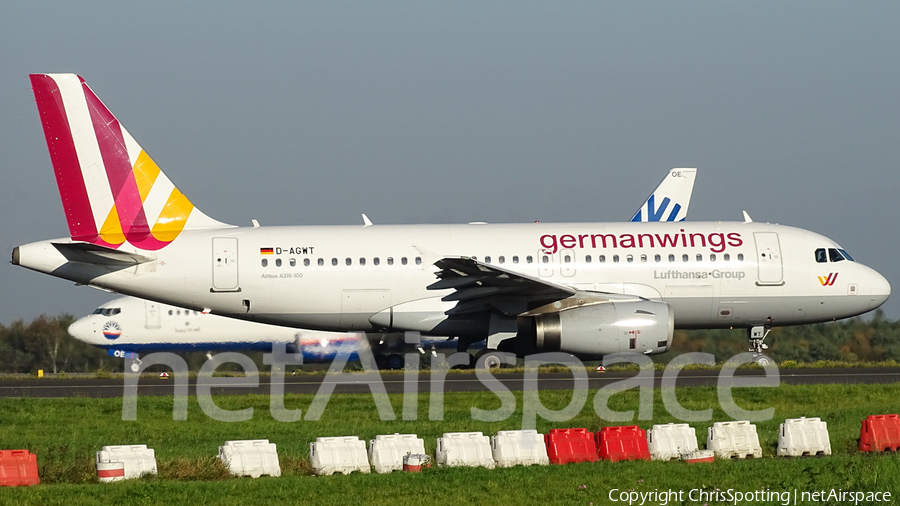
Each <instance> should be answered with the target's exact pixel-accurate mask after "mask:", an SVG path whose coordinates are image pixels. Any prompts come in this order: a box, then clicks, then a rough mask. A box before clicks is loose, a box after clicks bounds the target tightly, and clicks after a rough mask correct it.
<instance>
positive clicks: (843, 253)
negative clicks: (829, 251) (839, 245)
mask: <svg viewBox="0 0 900 506" xmlns="http://www.w3.org/2000/svg"><path fill="white" fill-rule="evenodd" d="M838 251H840V252H841V255H844V258H846V259H847V260H850V261H851V262H855V261H856V260H853V257H851V256H850V254H849V253H847V251H846V250H842V249H839V250H838Z"/></svg>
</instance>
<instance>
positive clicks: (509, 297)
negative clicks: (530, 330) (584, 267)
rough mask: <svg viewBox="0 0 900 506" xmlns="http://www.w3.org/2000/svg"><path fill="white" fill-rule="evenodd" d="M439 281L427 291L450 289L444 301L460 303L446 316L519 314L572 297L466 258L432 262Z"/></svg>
mask: <svg viewBox="0 0 900 506" xmlns="http://www.w3.org/2000/svg"><path fill="white" fill-rule="evenodd" d="M434 265H436V266H437V267H438V268H439V269H440V271H438V272H437V277H438V278H440V280H438V281H436V282H435V283H432V284H431V285H429V286H428V289H429V290H446V289H453V290H454V291H453V293H451V294H449V295H447V296H445V297H443V299H442V300H444V301H459V302H458V304H456V306H455V307H454V308H453V309H451V310H449V311H447V314H448V315H462V314H468V313H476V312H479V311H484V310H488V309H492V308H493V309H497V310H499V311H501V312H503V313H504V314H507V315H511V316H514V315H518V314H521V313H524V312H525V311H527V310H529V309H530V308H533V307H537V306H542V305H544V304H549V303H551V302H555V301H557V300H561V299H565V298H567V297H571V296H572V295H574V294H575V292H576V291H575V289H573V288H570V287H567V286H562V285H557V284H555V283H550V282H548V281H544V280H542V279H538V278H532V277H530V276H526V275H524V274H519V273H516V272H512V271H508V270H506V269H504V268H502V267H498V266H496V265H492V264H485V263H482V262H479V261H477V260H474V259H472V258H469V257H445V258H442V259H440V260H438V261H437V262H435V263H434Z"/></svg>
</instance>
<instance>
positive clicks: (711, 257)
mask: <svg viewBox="0 0 900 506" xmlns="http://www.w3.org/2000/svg"><path fill="white" fill-rule="evenodd" d="M709 261H710V262H715V261H716V254H715V253H710V254H709Z"/></svg>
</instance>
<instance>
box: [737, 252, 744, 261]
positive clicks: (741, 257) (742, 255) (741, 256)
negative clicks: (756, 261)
mask: <svg viewBox="0 0 900 506" xmlns="http://www.w3.org/2000/svg"><path fill="white" fill-rule="evenodd" d="M743 261H744V254H743V253H738V262H743Z"/></svg>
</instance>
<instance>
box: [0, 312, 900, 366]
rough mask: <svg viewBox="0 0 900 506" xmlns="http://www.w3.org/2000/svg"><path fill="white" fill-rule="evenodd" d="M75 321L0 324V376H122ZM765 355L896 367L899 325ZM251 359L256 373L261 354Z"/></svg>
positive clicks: (795, 341) (800, 330)
mask: <svg viewBox="0 0 900 506" xmlns="http://www.w3.org/2000/svg"><path fill="white" fill-rule="evenodd" d="M74 321H75V318H74V317H73V316H72V315H69V314H62V315H59V316H55V317H50V316H39V317H37V318H35V319H34V320H33V321H31V322H30V323H25V322H24V321H22V320H17V321H15V322H13V323H12V324H11V325H9V326H6V325H3V324H0V373H35V372H37V371H38V370H39V369H42V370H44V371H45V372H47V373H61V372H67V373H81V372H97V371H109V372H118V371H122V369H123V365H124V360H122V359H118V358H115V357H111V356H109V355H108V353H107V351H106V350H102V349H100V348H97V347H95V346H91V345H89V344H85V343H82V342H81V341H78V340H76V339H74V338H73V337H71V336H70V335H69V334H68V332H67V331H66V329H67V328H68V327H69V325H71V324H72V322H74ZM766 343H767V344H768V345H769V350H768V352H767V353H768V355H769V356H771V357H772V358H773V359H775V360H776V361H778V362H783V361H786V360H793V361H796V362H818V361H820V360H830V361H847V362H883V361H890V360H894V361H897V362H900V320H894V321H892V320H889V319H887V318H885V317H884V313H883V312H882V311H881V310H877V311H875V313H873V314H872V315H871V316H870V317H868V318H860V317H856V318H850V319H847V320H841V321H837V322H829V323H818V324H814V325H801V326H797V327H779V328H775V329H773V330H772V332H771V333H770V334H769V335H768V337H767V338H766ZM747 350H748V343H747V332H746V330H744V329H734V330H727V329H719V330H677V331H675V336H674V338H673V342H672V349H671V350H670V351H669V352H667V353H664V354H662V355H657V356H656V357H654V359H655V361H657V362H663V363H665V362H667V361H668V360H671V359H672V358H673V357H674V356H676V355H678V354H679V353H684V352H693V351H696V352H704V353H711V354H713V355H714V356H715V357H716V361H717V362H723V361H725V360H727V359H728V358H730V357H732V356H734V355H736V354H738V353H743V352H745V351H747ZM182 356H184V357H185V359H186V361H187V363H188V366H189V367H190V368H191V370H198V369H199V368H200V366H201V365H202V364H203V362H204V361H205V360H206V356H205V354H204V353H184V354H182ZM250 356H251V357H252V358H253V359H254V360H255V361H256V362H257V365H258V366H259V368H260V370H266V369H268V368H267V367H265V366H263V365H262V361H261V357H262V354H261V353H258V352H257V353H252V354H250Z"/></svg>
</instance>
